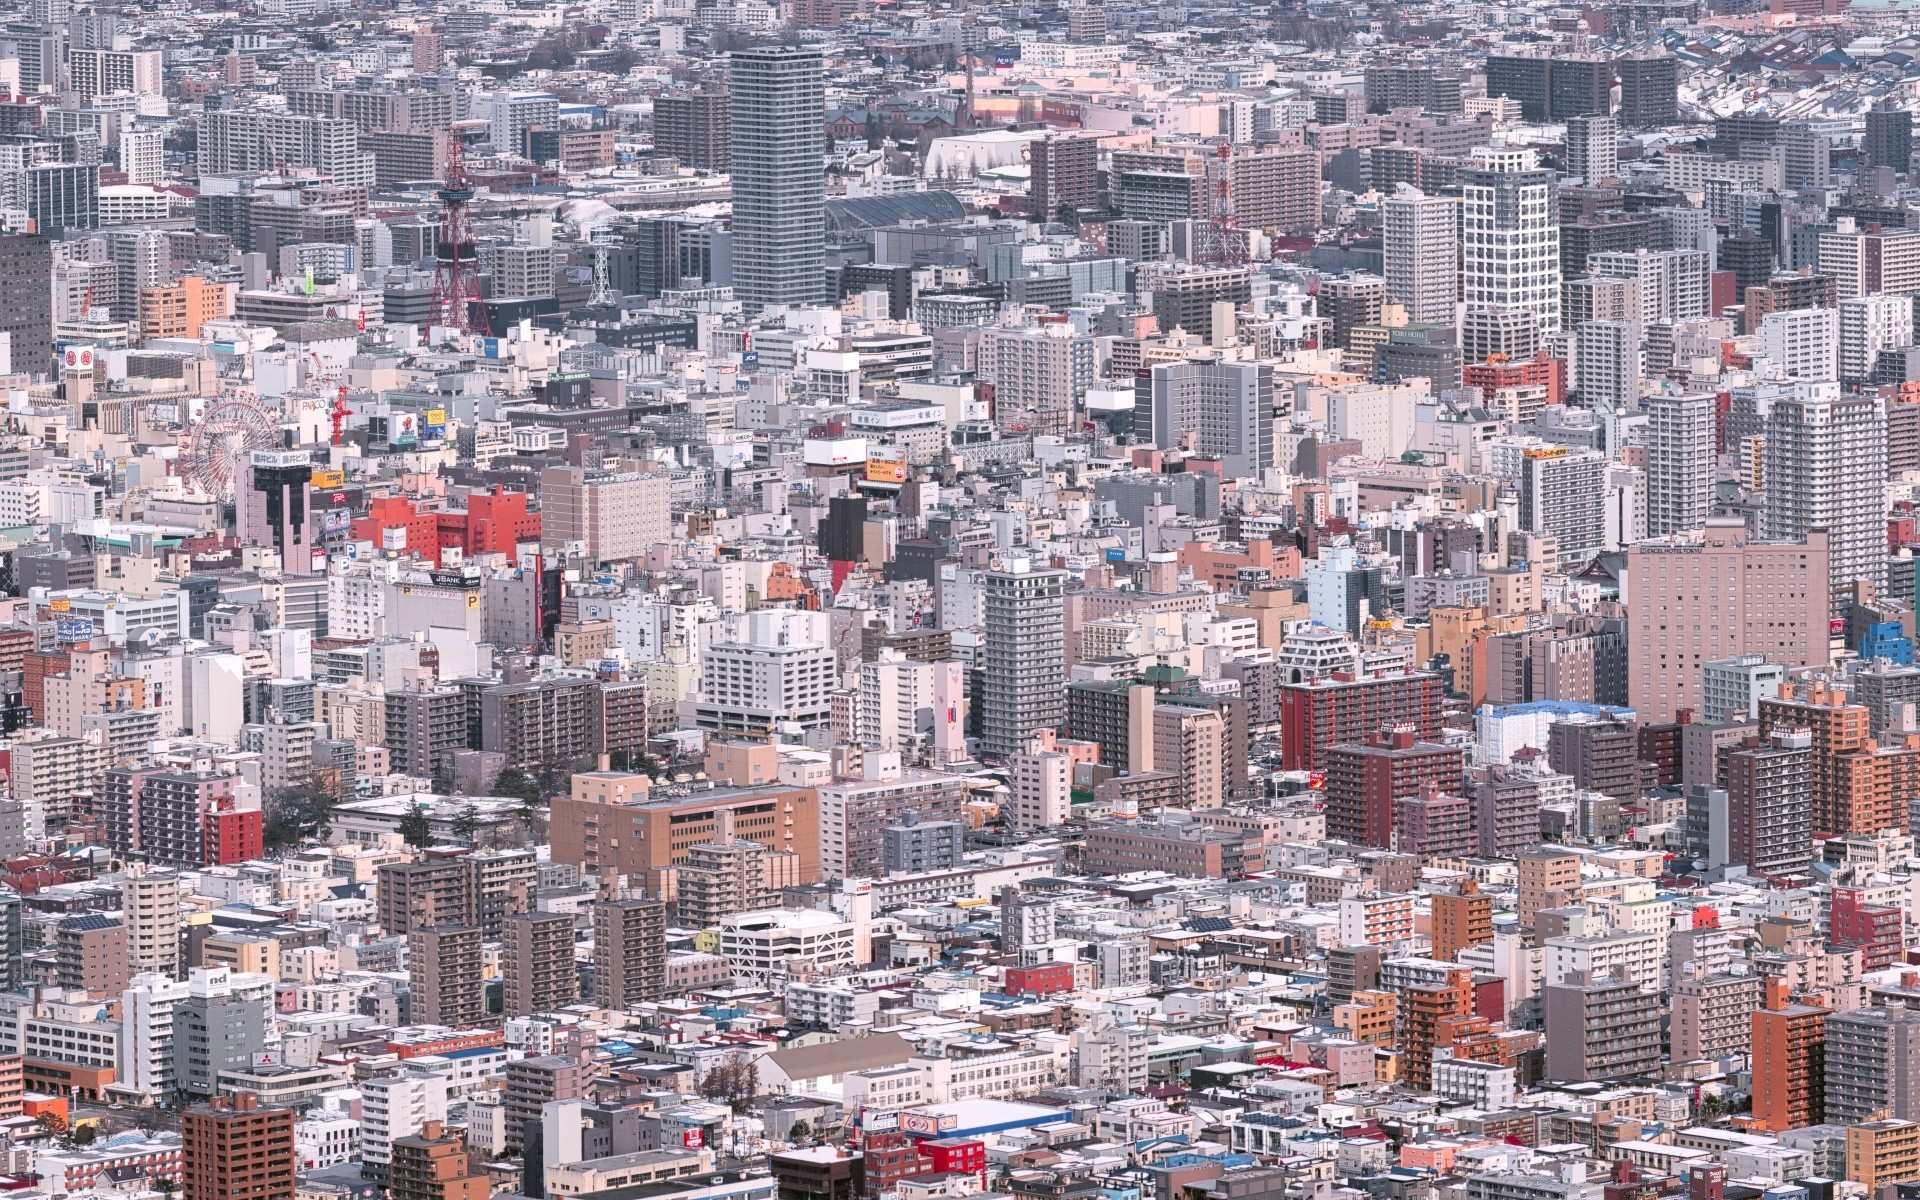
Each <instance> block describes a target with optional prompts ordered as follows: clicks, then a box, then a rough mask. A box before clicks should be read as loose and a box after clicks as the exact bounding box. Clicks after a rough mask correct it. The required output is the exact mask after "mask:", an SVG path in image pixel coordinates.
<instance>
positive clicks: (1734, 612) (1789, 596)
mask: <svg viewBox="0 0 1920 1200" xmlns="http://www.w3.org/2000/svg"><path fill="white" fill-rule="evenodd" d="M1627 581H1628V583H1627V587H1626V589H1625V592H1624V594H1623V596H1622V599H1623V600H1625V601H1626V604H1627V623H1628V628H1627V703H1628V705H1629V706H1630V707H1632V708H1633V709H1634V711H1635V712H1637V713H1638V714H1639V716H1640V719H1641V720H1642V721H1647V722H1658V721H1671V720H1673V719H1674V715H1675V714H1676V713H1678V712H1679V711H1680V710H1681V709H1683V708H1686V709H1694V710H1696V711H1698V710H1699V709H1700V705H1701V701H1702V699H1703V697H1702V692H1701V678H1702V676H1701V671H1702V668H1703V667H1704V666H1705V664H1707V663H1709V662H1713V661H1715V660H1718V659H1728V658H1733V657H1736V656H1739V655H1748V654H1757V655H1761V656H1763V657H1764V658H1765V659H1767V660H1768V661H1771V662H1776V663H1780V664H1782V665H1783V666H1787V667H1797V666H1807V665H1810V664H1813V663H1825V662H1826V661H1827V660H1828V658H1829V652H1828V650H1827V642H1828V633H1827V629H1828V626H1827V620H1828V616H1827V586H1828V569H1827V534H1826V533H1825V532H1824V531H1821V530H1814V531H1811V532H1810V533H1808V535H1807V537H1806V539H1805V540H1804V541H1791V542H1763V541H1755V540H1750V539H1749V538H1748V536H1747V530H1746V524H1745V522H1743V521H1741V520H1740V519H1738V518H1713V517H1710V518H1708V520H1707V522H1706V525H1705V527H1704V529H1703V531H1702V533H1701V534H1700V535H1699V536H1698V537H1687V538H1685V539H1680V538H1671V539H1668V540H1666V541H1662V542H1643V543H1640V544H1637V545H1635V546H1633V547H1631V548H1630V549H1629V550H1628V551H1627ZM1696 625H1697V626H1698V628H1695V626H1696ZM1709 715H1711V714H1709Z"/></svg>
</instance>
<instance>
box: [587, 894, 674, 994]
mask: <svg viewBox="0 0 1920 1200" xmlns="http://www.w3.org/2000/svg"><path fill="white" fill-rule="evenodd" d="M666 991H667V906H666V905H665V904H662V903H661V902H660V901H658V900H602V901H600V902H599V903H597V904H595V905H594V906H593V999H594V1003H596V1004H598V1005H600V1006H601V1007H603V1008H610V1009H614V1010H616V1011H624V1010H625V1009H627V1008H628V1007H630V1006H632V1005H635V1004H640V1003H643V1002H645V1001H648V1000H657V999H659V998H660V997H661V996H663V995H665V994H666Z"/></svg>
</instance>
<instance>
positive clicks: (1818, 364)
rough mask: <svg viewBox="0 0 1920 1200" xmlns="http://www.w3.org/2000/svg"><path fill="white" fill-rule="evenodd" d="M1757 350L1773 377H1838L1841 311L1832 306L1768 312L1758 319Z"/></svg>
mask: <svg viewBox="0 0 1920 1200" xmlns="http://www.w3.org/2000/svg"><path fill="white" fill-rule="evenodd" d="M1760 353H1761V354H1762V356H1764V357H1765V358H1766V359H1767V361H1768V362H1769V363H1770V364H1771V365H1772V369H1773V374H1774V375H1775V376H1785V377H1786V378H1789V379H1809V380H1815V381H1819V380H1831V379H1838V378H1839V373H1840V314H1839V313H1838V312H1836V311H1834V310H1833V309H1831V308H1794V309H1788V310H1787V311H1785V312H1771V313H1768V314H1767V315H1766V316H1765V317H1763V318H1761V320H1760Z"/></svg>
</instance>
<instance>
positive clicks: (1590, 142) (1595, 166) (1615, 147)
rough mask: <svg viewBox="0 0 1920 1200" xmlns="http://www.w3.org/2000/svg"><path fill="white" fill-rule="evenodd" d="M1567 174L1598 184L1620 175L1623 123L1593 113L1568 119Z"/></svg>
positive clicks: (1583, 181)
mask: <svg viewBox="0 0 1920 1200" xmlns="http://www.w3.org/2000/svg"><path fill="white" fill-rule="evenodd" d="M1567 174H1568V175H1569V176H1571V177H1573V178H1575V179H1578V180H1579V181H1580V182H1581V183H1585V184H1596V183H1599V182H1601V181H1602V180H1606V179H1616V178H1618V177H1619V175H1620V122H1619V121H1618V120H1616V119H1614V118H1613V117H1610V116H1607V115H1604V114H1601V113H1594V114H1592V115H1590V116H1585V117H1568V118H1567Z"/></svg>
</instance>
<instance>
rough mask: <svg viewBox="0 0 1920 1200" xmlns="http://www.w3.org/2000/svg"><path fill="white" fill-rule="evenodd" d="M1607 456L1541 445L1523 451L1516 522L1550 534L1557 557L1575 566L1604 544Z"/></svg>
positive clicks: (1586, 559) (1537, 532) (1588, 558)
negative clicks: (1601, 501) (1600, 499)
mask: <svg viewBox="0 0 1920 1200" xmlns="http://www.w3.org/2000/svg"><path fill="white" fill-rule="evenodd" d="M1606 474H1607V457H1606V455H1604V454H1602V453H1600V452H1599V451H1598V450H1570V449H1568V448H1567V447H1565V446H1543V447H1536V448H1532V449H1528V450H1526V451H1524V452H1523V453H1522V455H1521V459H1520V473H1519V478H1518V480H1517V482H1518V484H1519V488H1518V490H1519V493H1520V497H1519V498H1520V527H1521V528H1522V529H1524V530H1526V531H1527V532H1529V533H1535V534H1540V535H1543V536H1546V537H1551V538H1553V539H1554V541H1555V545H1556V547H1557V548H1558V551H1559V559H1560V562H1561V563H1562V564H1563V565H1565V566H1566V567H1567V569H1575V570H1577V569H1578V568H1579V566H1581V565H1584V564H1585V563H1586V562H1587V561H1589V560H1590V559H1592V557H1593V556H1594V555H1596V554H1599V553H1601V552H1602V551H1604V550H1606V549H1607V548H1608V546H1607V511H1606V506H1605V505H1604V504H1598V503H1595V497H1597V496H1602V495H1605V494H1606V484H1605V480H1606Z"/></svg>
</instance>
